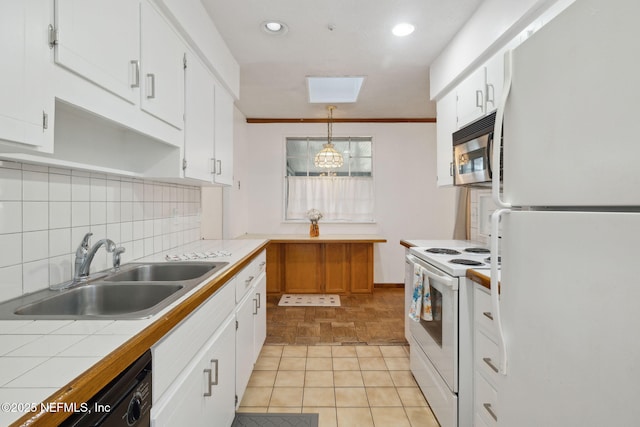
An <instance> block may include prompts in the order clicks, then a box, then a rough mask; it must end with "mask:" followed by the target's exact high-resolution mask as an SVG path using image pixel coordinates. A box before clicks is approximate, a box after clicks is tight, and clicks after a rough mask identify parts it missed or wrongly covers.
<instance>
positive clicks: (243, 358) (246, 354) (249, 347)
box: [236, 271, 267, 404]
mask: <svg viewBox="0 0 640 427" xmlns="http://www.w3.org/2000/svg"><path fill="white" fill-rule="evenodd" d="M243 283H244V282H243V281H241V280H238V281H237V284H236V286H237V287H241V286H242V284H243ZM251 283H252V286H251V288H250V290H249V291H248V292H247V293H246V295H245V297H244V298H243V299H242V301H241V302H240V303H239V304H238V306H237V307H236V321H237V328H238V329H237V331H236V395H237V396H238V404H240V401H241V400H242V396H243V395H244V392H245V390H246V389H247V384H248V383H249V378H250V377H251V372H253V366H254V364H255V363H256V360H257V359H258V355H259V354H260V350H261V349H262V345H263V344H264V340H265V338H266V336H267V299H266V291H267V275H266V273H264V271H263V272H262V273H260V274H259V275H258V276H257V277H255V278H252V280H251Z"/></svg>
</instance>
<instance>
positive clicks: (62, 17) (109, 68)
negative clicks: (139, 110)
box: [55, 0, 140, 104]
mask: <svg viewBox="0 0 640 427" xmlns="http://www.w3.org/2000/svg"><path fill="white" fill-rule="evenodd" d="M55 15H56V20H55V21H56V29H57V30H58V41H57V45H56V48H55V61H56V63H57V64H59V65H62V66H64V67H66V68H68V69H70V70H72V71H73V72H75V73H77V74H79V75H81V76H82V77H84V78H86V79H88V80H90V81H92V82H94V83H95V84H97V85H98V86H101V87H102V88H104V89H106V90H108V91H110V92H112V93H115V94H116V95H118V96H120V97H122V98H124V99H125V100H127V101H129V102H131V103H132V104H135V103H137V102H138V96H139V95H138V93H139V92H138V91H139V89H138V87H139V85H138V83H139V77H140V76H139V69H138V65H139V60H140V38H139V37H140V3H139V2H138V1H132V0H110V1H104V0H56V3H55Z"/></svg>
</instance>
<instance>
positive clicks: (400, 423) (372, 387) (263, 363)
mask: <svg viewBox="0 0 640 427" xmlns="http://www.w3.org/2000/svg"><path fill="white" fill-rule="evenodd" d="M408 350H409V348H408V347H407V346H404V345H387V346H385V345H380V346H377V345H357V346H350V345H349V346H335V345H331V346H329V345H327V346H322V345H314V346H304V345H265V346H264V347H263V349H262V352H261V353H260V357H259V358H258V361H257V363H256V365H255V368H254V370H253V373H252V375H251V379H250V380H249V385H248V387H247V390H246V392H245V394H244V397H243V399H242V402H240V408H239V410H238V411H239V412H258V413H265V412H278V413H292V412H293V413H301V412H302V413H318V414H320V417H319V420H320V426H319V427H356V426H357V427H438V422H437V421H436V419H435V418H434V416H433V413H432V412H431V410H430V409H429V407H428V404H427V401H426V400H425V398H424V396H423V395H422V392H421V391H420V389H419V388H418V385H417V384H416V382H415V380H414V378H413V376H412V374H411V371H410V369H409V354H408Z"/></svg>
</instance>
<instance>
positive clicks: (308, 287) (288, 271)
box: [283, 243, 324, 294]
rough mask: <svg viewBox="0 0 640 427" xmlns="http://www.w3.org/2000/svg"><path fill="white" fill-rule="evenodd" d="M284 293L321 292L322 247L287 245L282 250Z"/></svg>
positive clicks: (305, 244) (304, 244)
mask: <svg viewBox="0 0 640 427" xmlns="http://www.w3.org/2000/svg"><path fill="white" fill-rule="evenodd" d="M283 265H284V291H285V292H286V293H292V294H317V293H322V292H323V286H322V282H323V280H324V272H323V271H322V267H323V260H322V245H317V244H314V243H287V244H286V245H285V248H284V263H283Z"/></svg>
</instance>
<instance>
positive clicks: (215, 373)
mask: <svg viewBox="0 0 640 427" xmlns="http://www.w3.org/2000/svg"><path fill="white" fill-rule="evenodd" d="M211 363H213V364H214V369H213V370H211V369H205V370H204V373H205V374H207V391H206V392H205V393H204V397H209V396H211V394H212V393H211V387H212V386H214V385H218V359H211ZM212 376H214V377H215V379H214V380H213V381H212V380H211V377H212Z"/></svg>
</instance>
